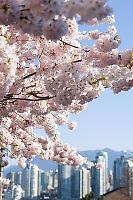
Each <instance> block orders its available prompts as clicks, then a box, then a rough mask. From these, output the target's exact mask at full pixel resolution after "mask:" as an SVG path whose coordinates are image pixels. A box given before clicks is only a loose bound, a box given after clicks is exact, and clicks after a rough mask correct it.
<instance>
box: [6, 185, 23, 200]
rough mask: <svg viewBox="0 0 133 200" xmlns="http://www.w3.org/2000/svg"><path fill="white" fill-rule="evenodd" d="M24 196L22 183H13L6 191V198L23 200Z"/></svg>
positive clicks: (7, 199)
mask: <svg viewBox="0 0 133 200" xmlns="http://www.w3.org/2000/svg"><path fill="white" fill-rule="evenodd" d="M22 197H24V191H23V190H22V188H21V186H20V185H13V186H12V187H9V188H8V189H7V191H6V192H5V193H4V200H21V199H22Z"/></svg>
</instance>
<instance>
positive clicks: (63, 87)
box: [0, 0, 133, 167]
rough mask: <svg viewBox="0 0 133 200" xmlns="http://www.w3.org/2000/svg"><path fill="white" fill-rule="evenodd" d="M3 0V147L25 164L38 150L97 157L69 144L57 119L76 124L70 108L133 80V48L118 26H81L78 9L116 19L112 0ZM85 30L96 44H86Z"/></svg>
mask: <svg viewBox="0 0 133 200" xmlns="http://www.w3.org/2000/svg"><path fill="white" fill-rule="evenodd" d="M0 6H1V7H0V23H1V24H4V25H1V26H0V43H1V45H0V55H1V57H0V124H1V129H0V147H1V148H2V149H10V151H11V152H10V158H16V159H17V160H18V164H19V165H20V166H21V167H25V166H26V164H25V161H26V160H28V161H31V160H32V159H33V158H34V157H35V156H38V157H39V158H40V159H45V160H48V159H51V160H54V161H56V162H58V163H60V164H61V163H63V164H64V163H67V164H71V165H73V166H74V167H77V166H78V165H81V164H83V163H86V164H87V165H91V163H88V162H87V161H86V159H85V158H83V157H81V156H80V155H78V154H77V153H76V150H75V149H74V148H72V147H70V145H68V144H63V142H62V141H61V139H60V134H59V132H58V127H59V126H62V125H65V124H67V125H68V129H69V130H74V129H75V128H76V122H75V121H70V119H69V113H75V114H78V113H80V112H81V111H83V110H84V109H85V108H86V106H87V104H88V102H90V101H92V100H94V99H95V98H97V97H99V95H100V94H101V93H102V92H103V91H104V89H105V88H110V89H112V90H113V91H114V93H119V92H120V91H127V90H129V89H130V88H131V87H132V86H133V49H130V50H125V51H121V52H119V51H118V47H119V45H120V43H121V39H120V37H119V35H117V34H116V28H115V27H114V26H111V25H110V26H109V27H108V29H107V31H106V32H105V31H103V32H100V31H99V30H93V31H90V32H89V33H81V32H79V31H78V24H77V21H76V20H75V18H74V17H75V16H77V15H79V16H80V23H83V22H85V23H89V24H90V25H94V24H96V23H102V22H104V23H105V22H108V21H109V22H110V23H111V22H113V21H114V18H113V17H111V16H107V15H108V14H110V13H111V9H110V8H109V7H108V6H107V5H106V0H93V1H92V0H76V1H75V0H67V1H65V0H58V1H57V0H32V1H31V0H13V1H11V0H0ZM81 8H82V9H81ZM105 17H106V18H105ZM29 27H30V28H29ZM62 36H63V37H62ZM85 38H87V39H88V44H89V41H90V40H93V45H92V47H91V48H89V47H88V46H89V45H88V46H85V47H84V48H82V47H81V44H80V40H82V39H85ZM58 39H59V40H58ZM55 40H56V42H55ZM37 128H38V129H43V130H44V132H45V134H46V137H45V136H44V137H39V136H38V135H37V134H36V133H35V132H34V130H35V129H37Z"/></svg>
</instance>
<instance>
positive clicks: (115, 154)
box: [4, 148, 133, 177]
mask: <svg viewBox="0 0 133 200" xmlns="http://www.w3.org/2000/svg"><path fill="white" fill-rule="evenodd" d="M98 151H105V152H107V153H108V158H109V162H108V164H109V170H111V169H113V164H114V160H115V159H116V158H119V157H120V156H121V155H124V154H125V155H127V156H129V157H133V152H132V151H126V152H125V151H114V150H112V149H109V148H105V149H101V150H88V151H80V152H79V153H80V154H81V155H82V156H84V157H87V159H88V160H89V161H93V160H95V156H96V153H97V152H98ZM31 163H32V164H36V165H38V167H39V168H40V169H42V170H44V171H50V170H54V169H57V168H58V165H57V163H55V162H53V161H51V160H40V159H37V158H35V159H34V160H33V161H32V162H31ZM20 170H22V168H20V167H19V166H17V165H11V166H8V167H6V168H5V169H4V176H5V177H6V175H7V173H9V172H13V171H14V172H17V171H20Z"/></svg>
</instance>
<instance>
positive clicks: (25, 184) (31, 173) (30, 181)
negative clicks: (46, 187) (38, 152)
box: [22, 164, 41, 200]
mask: <svg viewBox="0 0 133 200" xmlns="http://www.w3.org/2000/svg"><path fill="white" fill-rule="evenodd" d="M40 187H41V174H40V171H39V168H38V166H37V165H32V164H30V165H29V164H28V165H27V167H26V168H25V169H24V170H23V171H22V188H23V190H24V191H25V198H26V199H31V198H32V199H35V200H36V199H37V197H38V196H39V195H40V192H41V188H40Z"/></svg>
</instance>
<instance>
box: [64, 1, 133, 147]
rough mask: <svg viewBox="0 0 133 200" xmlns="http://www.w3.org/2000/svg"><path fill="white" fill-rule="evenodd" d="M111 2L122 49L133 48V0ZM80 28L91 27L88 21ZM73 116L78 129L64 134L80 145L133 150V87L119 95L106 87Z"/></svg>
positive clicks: (75, 144) (72, 143) (73, 142)
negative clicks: (87, 23) (85, 107)
mask: <svg viewBox="0 0 133 200" xmlns="http://www.w3.org/2000/svg"><path fill="white" fill-rule="evenodd" d="M109 5H110V6H111V7H112V8H113V9H114V14H115V18H116V23H115V25H116V27H117V30H118V32H117V33H118V34H119V35H120V36H121V39H122V44H121V46H120V50H124V49H126V48H132V47H133V11H132V8H133V0H126V1H122V0H109ZM104 27H105V26H104ZM80 29H82V30H91V29H90V27H87V26H86V25H85V26H82V28H81V27H80ZM88 45H89V44H88ZM71 118H72V119H73V120H76V121H77V122H78V126H77V128H76V130H75V131H73V132H71V131H69V130H68V129H67V128H66V127H63V128H61V132H62V133H61V137H62V139H63V140H64V141H65V142H67V143H69V144H71V145H72V146H74V147H77V149H79V150H89V149H101V148H105V147H109V148H112V149H114V150H121V149H123V150H126V149H130V150H133V89H132V90H130V91H128V92H122V93H120V94H117V95H115V94H113V92H112V91H110V90H106V91H105V92H104V93H103V94H102V95H101V96H100V97H99V98H98V99H96V100H94V101H92V102H90V103H89V104H88V107H87V109H86V110H85V111H83V112H82V113H80V114H79V115H72V116H71Z"/></svg>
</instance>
